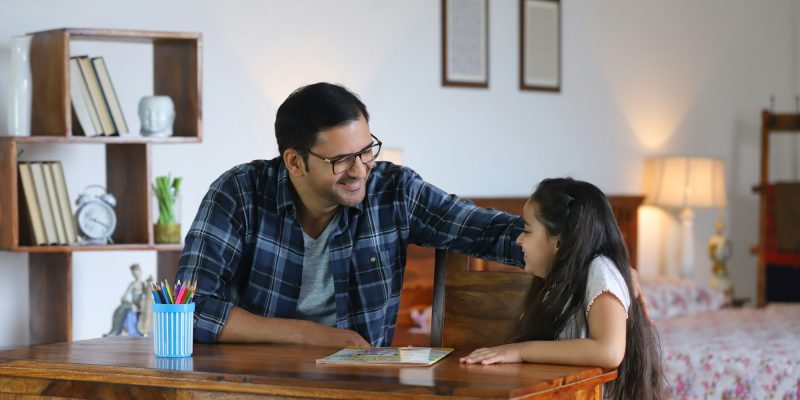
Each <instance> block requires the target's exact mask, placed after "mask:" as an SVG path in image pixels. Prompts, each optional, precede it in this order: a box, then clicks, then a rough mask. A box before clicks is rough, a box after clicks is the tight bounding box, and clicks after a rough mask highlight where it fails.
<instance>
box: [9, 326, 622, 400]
mask: <svg viewBox="0 0 800 400" xmlns="http://www.w3.org/2000/svg"><path fill="white" fill-rule="evenodd" d="M337 350H338V349H337V348H331V347H309V346H306V347H304V346H297V345H222V344H215V345H204V344H195V346H194V355H193V356H192V357H189V358H182V359H181V358H179V359H165V358H157V357H155V356H154V354H153V342H152V340H151V339H146V338H133V337H107V338H103V339H92V340H85V341H74V342H65V343H56V344H47V345H40V346H31V347H21V348H17V349H12V350H7V351H2V352H0V397H2V398H25V399H39V398H45V397H46V396H48V398H49V396H53V397H68V398H118V399H211V398H224V399H233V398H236V399H258V398H270V399H275V398H281V399H282V398H338V399H368V400H373V399H376V398H392V399H438V398H494V399H509V398H526V399H553V398H559V399H601V385H602V384H603V383H604V382H607V381H610V380H612V379H614V378H615V377H616V372H615V371H611V372H606V371H603V370H602V369H600V368H593V367H570V366H559V365H543V364H507V365H489V366H481V365H464V364H459V362H458V358H459V357H461V356H464V355H466V354H468V352H469V349H458V350H456V351H455V352H454V353H453V354H451V355H449V356H447V357H446V358H445V359H444V360H442V361H440V362H439V363H437V364H435V365H433V366H431V367H411V368H404V367H381V366H341V365H336V366H334V365H317V364H316V360H317V359H318V358H322V357H324V356H327V355H329V354H332V353H333V352H335V351H337Z"/></svg>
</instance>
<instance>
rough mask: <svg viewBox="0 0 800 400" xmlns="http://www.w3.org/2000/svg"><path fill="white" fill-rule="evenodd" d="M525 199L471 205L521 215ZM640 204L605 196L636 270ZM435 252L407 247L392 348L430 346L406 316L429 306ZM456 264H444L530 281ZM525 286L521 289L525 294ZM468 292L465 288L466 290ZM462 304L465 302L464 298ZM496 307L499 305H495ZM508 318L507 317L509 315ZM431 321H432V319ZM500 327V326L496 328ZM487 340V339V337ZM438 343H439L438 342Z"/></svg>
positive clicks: (490, 265)
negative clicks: (413, 310)
mask: <svg viewBox="0 0 800 400" xmlns="http://www.w3.org/2000/svg"><path fill="white" fill-rule="evenodd" d="M527 199H528V198H527V197H508V198H472V199H470V200H472V201H473V202H475V204H477V205H479V206H481V207H489V208H495V209H498V210H502V211H506V212H509V213H513V214H516V215H520V214H522V207H523V206H524V205H525V202H526V201H527ZM643 200H644V197H643V196H609V201H610V203H611V207H612V208H613V211H614V216H615V217H616V219H617V222H618V223H619V226H620V230H621V231H622V235H623V238H624V240H625V244H626V246H627V247H628V252H629V253H630V259H631V266H632V267H634V268H636V260H637V255H636V246H637V236H638V209H639V206H640V205H641V204H642V201H643ZM434 252H435V250H434V249H432V248H424V247H418V246H409V249H408V260H407V263H406V273H405V283H404V284H403V291H402V295H401V297H400V312H399V314H398V317H397V329H396V331H395V337H394V340H393V344H394V345H396V346H406V345H409V344H412V345H416V346H427V345H429V343H431V338H430V336H429V335H428V334H425V333H412V332H410V329H411V328H412V327H413V326H414V323H413V321H412V320H411V319H410V317H409V315H410V312H411V309H412V308H424V307H426V306H429V305H431V304H433V296H434V287H433V282H434V264H435V262H434V260H435V254H434ZM457 260H458V261H456V260H448V263H449V262H450V261H453V262H461V261H462V260H463V261H464V262H467V263H468V265H469V267H468V268H469V270H470V271H488V272H493V273H494V274H493V275H492V278H493V279H494V277H495V276H497V278H496V279H499V280H500V281H502V282H505V281H508V282H516V284H519V285H525V282H529V281H528V280H527V279H530V278H529V277H528V276H527V275H525V274H519V275H517V274H516V273H521V272H522V270H521V269H519V268H517V267H512V266H508V265H503V264H499V263H495V262H491V261H485V260H481V259H474V258H465V259H462V258H459V259H457ZM500 272H512V273H515V274H513V275H512V274H500V275H497V273H500ZM480 277H488V275H486V276H484V275H478V277H477V279H480ZM527 288H528V286H525V289H526V290H527ZM467 289H468V288H467ZM463 301H469V300H468V298H465V299H463ZM520 301H521V300H520ZM498 307H501V305H499V304H498ZM507 314H508V311H504V312H503V313H501V314H498V315H497V318H502V317H504V316H506V315H507ZM509 315H510V314H509ZM434 319H435V318H434ZM499 327H502V326H499ZM487 338H488V335H487ZM503 338H504V336H503V337H491V339H490V340H491V341H490V342H487V343H494V340H502V339H503ZM439 343H441V342H439Z"/></svg>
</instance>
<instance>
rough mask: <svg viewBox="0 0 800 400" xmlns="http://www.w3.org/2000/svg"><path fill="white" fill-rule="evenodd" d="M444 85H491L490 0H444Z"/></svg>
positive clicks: (474, 86)
mask: <svg viewBox="0 0 800 400" xmlns="http://www.w3.org/2000/svg"><path fill="white" fill-rule="evenodd" d="M442 85H443V86H460V87H473V88H488V87H489V1H488V0H442Z"/></svg>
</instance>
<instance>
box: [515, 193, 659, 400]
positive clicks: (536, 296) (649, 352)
mask: <svg viewBox="0 0 800 400" xmlns="http://www.w3.org/2000/svg"><path fill="white" fill-rule="evenodd" d="M529 201H532V202H534V204H536V205H538V209H537V210H536V212H537V214H536V217H537V218H538V220H539V221H540V222H541V223H542V224H543V225H544V226H545V228H546V229H547V231H548V233H549V234H550V235H551V236H555V235H560V236H561V237H560V244H559V248H558V252H557V253H556V255H555V258H554V260H553V266H552V267H551V269H550V273H549V275H548V276H547V278H545V279H544V282H541V279H534V282H535V283H534V285H533V286H532V287H531V290H530V292H529V293H528V297H527V299H526V301H525V311H524V314H523V315H522V318H520V322H519V324H518V326H517V328H516V329H515V330H513V331H512V332H513V333H512V335H511V337H509V342H521V341H528V340H556V339H557V338H558V334H559V332H561V331H562V330H563V329H564V326H565V325H566V324H567V322H568V321H569V320H570V318H571V317H572V316H574V315H583V314H584V310H585V307H586V304H584V297H585V292H586V280H587V278H588V273H589V265H590V264H591V262H592V260H594V258H595V257H598V256H606V257H608V258H609V259H611V260H612V261H613V262H614V264H615V265H616V266H617V268H618V269H619V272H620V273H621V274H622V276H623V277H624V278H625V282H626V283H627V285H628V293H630V294H631V295H633V290H632V287H631V272H630V262H629V259H628V252H627V250H626V248H625V245H624V242H623V240H622V234H621V233H620V230H619V225H618V224H617V222H616V220H615V219H614V213H613V212H612V211H611V205H610V204H609V203H608V199H607V198H606V196H605V195H604V194H603V192H602V191H600V189H598V188H597V187H595V186H594V185H592V184H590V183H587V182H582V181H577V180H573V179H571V178H557V179H545V180H543V181H542V182H541V183H540V184H539V186H538V187H537V188H536V191H535V192H534V193H533V195H531V198H530V199H529ZM537 281H538V282H537ZM626 325H627V327H626V335H625V356H624V358H623V359H622V363H621V364H620V365H619V367H618V369H617V371H618V373H619V376H618V378H617V379H616V380H614V381H612V382H609V383H608V384H606V385H605V397H606V398H611V399H662V398H664V396H665V395H664V388H665V382H664V374H663V370H662V368H661V354H660V345H659V343H658V339H657V336H656V333H655V329H654V327H652V326H650V323H649V321H648V320H647V318H646V317H645V316H644V313H643V311H642V309H641V307H640V305H639V303H638V302H637V301H636V299H631V305H630V307H629V309H628V320H627V322H626Z"/></svg>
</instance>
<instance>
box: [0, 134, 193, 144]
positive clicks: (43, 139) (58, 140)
mask: <svg viewBox="0 0 800 400" xmlns="http://www.w3.org/2000/svg"><path fill="white" fill-rule="evenodd" d="M0 141H5V142H16V143H22V144H25V143H37V144H38V143H42V144H45V143H46V144H108V143H120V144H124V143H154V144H187V143H200V142H201V140H200V138H198V137H196V136H172V137H166V138H155V137H144V136H138V135H130V136H94V137H86V136H0Z"/></svg>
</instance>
